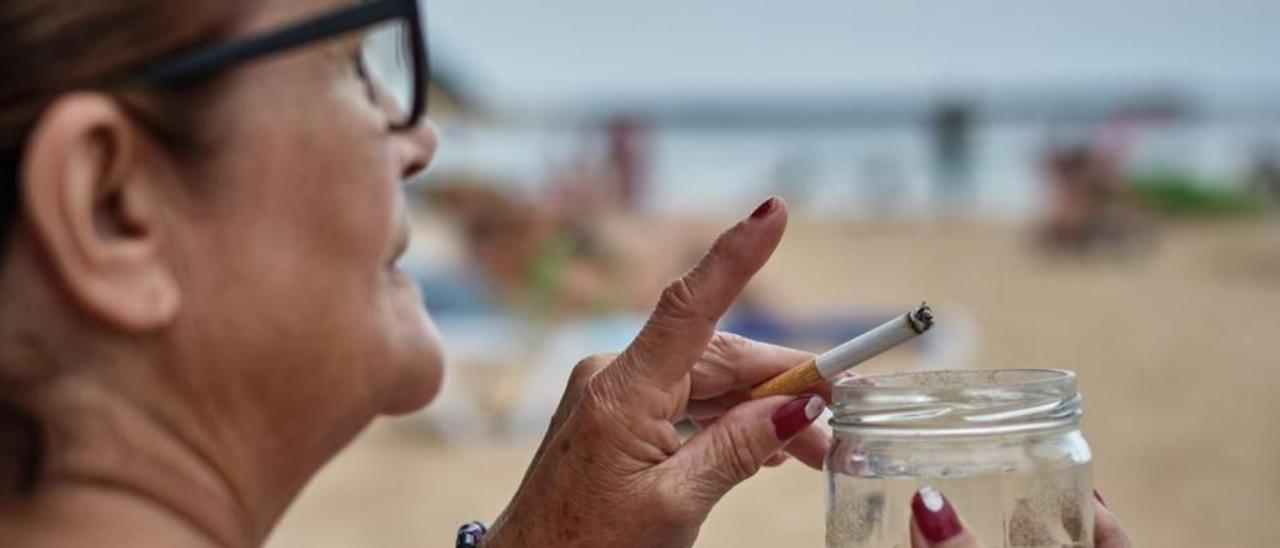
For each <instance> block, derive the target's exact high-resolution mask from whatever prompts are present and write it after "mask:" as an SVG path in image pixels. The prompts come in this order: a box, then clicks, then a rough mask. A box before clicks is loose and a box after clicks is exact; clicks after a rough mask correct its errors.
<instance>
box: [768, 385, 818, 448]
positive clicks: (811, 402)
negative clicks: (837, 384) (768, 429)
mask: <svg viewBox="0 0 1280 548" xmlns="http://www.w3.org/2000/svg"><path fill="white" fill-rule="evenodd" d="M826 407H827V405H826V404H825V403H823V401H822V397H821V396H815V395H812V394H806V395H803V396H800V397H798V398H796V399H794V400H791V401H789V402H787V404H786V405H784V406H782V407H779V408H778V410H777V411H774V412H773V431H774V432H776V433H777V434H778V439H780V440H789V439H791V437H792V436H794V435H796V434H797V433H799V432H800V431H801V430H804V427H806V426H809V424H810V423H812V422H813V420H814V419H816V418H818V415H821V414H822V410H823V409H826Z"/></svg>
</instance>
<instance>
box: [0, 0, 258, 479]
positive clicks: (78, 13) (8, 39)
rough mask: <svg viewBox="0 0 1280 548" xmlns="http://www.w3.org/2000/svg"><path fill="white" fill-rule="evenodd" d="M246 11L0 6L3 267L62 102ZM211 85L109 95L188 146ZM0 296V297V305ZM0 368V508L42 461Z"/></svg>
mask: <svg viewBox="0 0 1280 548" xmlns="http://www.w3.org/2000/svg"><path fill="white" fill-rule="evenodd" d="M243 5H244V2H243V1H241V2H230V1H221V0H220V1H198V2H173V1H171V0H110V1H105V2H104V1H91V2H86V1H84V0H0V105H2V106H0V261H3V260H4V255H3V254H4V252H5V248H6V247H7V246H6V245H5V243H6V242H7V240H8V237H9V233H10V231H11V229H12V227H13V225H14V224H15V223H16V222H17V219H18V218H19V217H20V215H19V213H20V208H21V205H20V204H21V199H20V198H21V197H20V187H21V185H20V181H21V177H22V175H21V173H20V164H21V158H22V154H23V148H24V146H25V139H26V136H27V134H28V133H29V132H30V131H31V129H32V127H33V126H34V125H35V124H36V122H37V120H38V119H39V117H40V114H41V113H42V112H43V111H44V109H46V108H48V106H49V105H50V103H52V102H53V101H54V100H55V99H57V97H58V96H59V95H61V94H64V93H67V92H69V91H73V90H84V89H108V88H107V87H106V86H109V85H110V83H111V82H114V81H119V80H120V79H122V78H124V77H126V76H127V75H128V74H130V72H131V71H134V70H138V69H140V68H141V67H144V66H146V65H148V64H150V63H154V62H157V61H158V60H160V59H162V58H164V57H166V56H168V55H172V54H174V53H177V52H179V51H181V50H183V49H186V48H190V47H192V46H195V45H199V44H203V43H208V42H213V41H216V40H218V39H220V38H222V37H223V36H225V35H226V34H228V33H229V32H230V31H231V29H232V27H233V26H234V25H235V23H236V22H237V20H238V18H239V16H240V13H241V8H242V7H243ZM207 84H208V82H193V83H190V84H185V85H184V87H183V88H182V89H167V90H140V89H132V90H130V89H114V90H112V89H108V91H110V92H112V93H113V95H114V96H116V97H117V99H118V100H119V101H120V103H121V104H122V105H124V107H125V108H126V109H127V110H129V111H130V112H131V113H132V115H133V116H134V117H135V118H136V119H137V120H138V122H139V123H140V124H141V125H142V126H144V127H146V128H148V129H149V130H151V132H152V133H153V134H155V136H156V137H157V139H159V140H160V141H161V142H163V143H165V144H167V145H169V146H172V147H174V148H182V147H185V146H189V144H190V143H189V139H190V136H191V135H193V134H194V133H195V132H194V131H193V130H194V126H195V124H194V119H195V118H194V116H193V112H194V111H195V110H196V109H195V105H193V104H192V103H193V102H194V100H195V99H197V98H196V94H199V93H200V92H201V91H202V90H207V89H208V86H207ZM3 301H4V296H3V295H0V304H2V303H3ZM5 365H10V364H0V499H4V498H11V497H13V496H15V495H25V494H29V493H31V492H32V491H33V490H34V489H35V486H36V483H37V480H38V478H39V476H40V464H41V462H42V461H43V459H44V437H45V436H44V434H43V429H42V427H41V423H40V421H39V417H36V416H34V415H33V414H32V413H30V412H29V411H27V410H25V409H23V408H22V406H21V405H19V404H18V403H16V402H15V401H13V400H15V399H16V397H17V396H18V395H19V394H18V393H19V392H20V386H21V384H22V382H21V379H19V378H15V377H14V375H12V374H11V369H10V368H7V367H5Z"/></svg>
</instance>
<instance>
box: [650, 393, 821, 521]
mask: <svg viewBox="0 0 1280 548" xmlns="http://www.w3.org/2000/svg"><path fill="white" fill-rule="evenodd" d="M825 409H826V404H825V403H824V402H823V400H822V397H821V396H816V395H812V394H807V395H803V396H800V397H796V398H792V399H788V397H787V396H774V397H770V398H762V399H759V400H755V401H748V402H745V403H742V404H740V405H738V406H737V407H734V408H733V409H731V410H729V412H727V413H725V414H724V415H722V416H720V418H719V419H717V420H716V421H715V422H714V423H711V424H710V425H708V426H707V427H705V428H703V429H702V430H701V431H699V432H698V433H697V434H694V435H693V437H691V438H689V441H687V442H685V444H684V446H682V447H681V448H680V450H679V451H677V452H676V454H675V455H673V456H672V457H671V458H670V459H667V461H666V462H664V463H663V464H664V466H671V467H674V470H673V472H676V474H675V477H678V478H682V479H683V480H684V481H683V487H682V490H686V491H687V490H692V491H693V492H691V493H688V496H689V498H690V499H692V500H694V501H697V502H699V503H702V504H704V505H705V510H710V509H711V505H713V504H715V503H716V501H718V500H720V497H723V496H724V494H725V493H727V492H729V490H730V489H732V488H733V486H735V485H737V484H739V483H741V482H742V481H743V480H746V479H747V478H749V477H751V476H753V475H755V473H756V471H758V470H759V469H760V467H761V466H763V465H764V463H765V462H767V461H768V460H769V458H770V457H772V456H773V454H774V453H776V452H777V451H778V450H779V449H782V448H783V447H785V446H786V444H787V442H788V441H790V440H791V438H793V437H795V436H796V434H799V433H800V431H802V430H804V429H805V427H807V426H809V425H810V424H811V423H813V421H814V419H817V418H818V415H821V414H822V411H823V410H825Z"/></svg>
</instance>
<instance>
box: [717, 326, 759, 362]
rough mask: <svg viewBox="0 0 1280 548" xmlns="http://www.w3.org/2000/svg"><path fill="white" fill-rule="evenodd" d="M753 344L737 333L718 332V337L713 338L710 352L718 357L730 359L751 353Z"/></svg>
mask: <svg viewBox="0 0 1280 548" xmlns="http://www.w3.org/2000/svg"><path fill="white" fill-rule="evenodd" d="M752 342H753V341H752V340H751V339H748V338H746V337H743V336H742V335H739V334H737V333H730V332H728V331H717V332H716V336H715V337H712V338H711V345H710V346H711V348H710V350H711V352H713V353H715V354H716V355H718V356H721V357H723V358H729V357H732V356H735V355H738V354H742V353H744V352H747V351H749V350H750V349H751V344H752Z"/></svg>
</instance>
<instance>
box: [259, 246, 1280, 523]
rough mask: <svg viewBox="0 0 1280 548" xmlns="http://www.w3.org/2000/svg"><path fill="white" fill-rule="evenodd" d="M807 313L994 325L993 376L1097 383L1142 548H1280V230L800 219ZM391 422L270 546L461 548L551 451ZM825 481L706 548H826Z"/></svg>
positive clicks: (764, 287) (793, 268)
mask: <svg viewBox="0 0 1280 548" xmlns="http://www.w3.org/2000/svg"><path fill="white" fill-rule="evenodd" d="M759 285H760V288H761V291H763V292H764V293H765V294H766V295H768V297H769V299H770V301H771V302H774V303H777V305H778V306H780V307H782V308H783V309H784V310H785V311H786V312H787V313H791V314H796V315H804V314H819V313H827V312H838V311H840V310H843V309H865V308H867V307H873V308H881V309H885V308H889V309H892V308H896V307H900V306H902V305H903V304H904V303H907V304H909V303H914V302H916V301H918V300H919V299H920V298H921V297H922V296H927V297H928V298H929V299H930V302H931V304H933V305H934V306H935V308H936V309H937V310H938V311H939V316H940V318H944V319H943V320H941V321H945V318H946V315H947V314H949V313H950V314H959V315H962V316H963V317H964V318H965V319H966V322H967V323H968V324H969V325H971V326H972V327H973V329H974V336H975V338H974V340H975V342H976V346H975V347H974V350H973V354H974V358H973V362H974V363H973V364H971V365H972V366H975V367H1061V368H1067V369H1073V370H1075V371H1077V372H1078V373H1079V375H1080V390H1081V391H1082V393H1083V394H1084V396H1085V403H1084V405H1085V409H1086V418H1085V422H1084V429H1085V435H1086V437H1087V438H1088V440H1089V442H1090V444H1091V445H1092V448H1093V450H1094V458H1095V463H1094V476H1095V480H1096V485H1097V486H1098V488H1099V490H1100V491H1101V492H1102V493H1103V495H1104V496H1105V498H1106V500H1107V502H1108V503H1109V505H1110V507H1111V508H1113V509H1114V510H1115V511H1117V512H1118V513H1119V515H1120V516H1121V518H1122V520H1123V521H1124V523H1125V524H1126V526H1127V528H1128V530H1129V531H1130V533H1131V534H1132V536H1133V537H1134V539H1135V541H1136V545H1137V546H1147V547H1158V548H1182V547H1186V548H1193V547H1194V548H1202V547H1215V548H1232V547H1241V548H1244V547H1258V546H1269V545H1274V544H1275V541H1274V539H1273V537H1274V527H1275V524H1274V522H1272V521H1271V520H1272V519H1274V516H1275V515H1277V514H1278V513H1280V466H1277V463H1280V436H1277V435H1276V433H1275V432H1276V430H1277V419H1278V418H1280V397H1277V395H1276V394H1277V391H1278V390H1280V367H1277V366H1280V319H1277V318H1276V317H1275V315H1274V312H1273V311H1274V310H1277V309H1280V224H1275V223H1270V224H1268V223H1265V222H1261V221H1257V222H1248V223H1225V224H1190V225H1177V226H1167V227H1164V228H1163V229H1162V230H1161V233H1160V236H1159V238H1158V242H1157V244H1156V245H1155V247H1154V248H1153V249H1152V250H1151V251H1150V252H1149V253H1146V254H1142V255H1137V256H1131V257H1126V258H1119V259H1115V258H1113V259H1104V258H1098V257H1094V258H1089V259H1081V258H1062V257H1058V258H1048V257H1045V256H1043V255H1041V254H1038V253H1037V252H1036V251H1035V250H1034V248H1033V246H1032V245H1031V242H1030V239H1029V237H1028V234H1027V231H1026V230H1025V228H1022V227H1015V226H1002V225H968V224H932V225H902V226H899V227H894V228H886V227H873V226H866V225H857V224H845V223H836V222H817V221H811V222H795V223H793V225H792V227H791V229H790V230H789V232H788V235H787V237H786V239H785V240H784V242H783V244H782V247H781V249H780V250H779V251H778V253H777V255H776V256H775V258H774V260H773V261H772V263H771V264H770V266H769V267H767V268H766V270H765V271H764V272H763V273H762V274H761V276H760V279H759ZM425 422H426V421H424V420H423V419H421V418H420V417H419V418H413V417H410V418H406V419H399V420H395V421H390V420H386V421H382V422H379V423H378V424H376V425H375V426H374V427H373V428H371V429H370V430H369V431H368V432H367V433H366V434H365V435H364V436H363V437H362V438H360V439H359V440H358V441H357V442H356V443H355V444H354V445H353V446H352V447H350V448H349V449H348V450H347V451H346V452H344V453H343V454H342V455H341V456H340V457H339V458H338V459H336V460H335V461H334V462H333V463H332V464H331V465H330V466H329V467H328V468H327V469H325V470H324V471H323V472H322V473H321V474H320V476H319V477H318V478H317V479H316V481H315V482H314V483H313V484H312V485H311V486H310V487H309V488H308V489H307V491H306V492H305V493H304V494H303V495H302V497H301V499H300V501H299V503H298V504H297V505H296V506H295V507H294V508H293V509H292V510H291V511H290V513H289V514H288V515H287V516H286V517H285V519H284V521H283V523H282V524H281V525H280V527H279V528H278V530H277V532H276V533H275V535H274V537H273V540H272V541H271V543H270V546H272V547H276V548H284V547H308V548H326V547H339V546H342V547H351V546H369V547H386V548H395V547H411V546H415V547H416V546H451V545H452V535H453V531H454V530H455V528H456V527H457V525H458V524H460V523H462V522H465V521H469V520H473V519H480V520H486V521H491V520H492V519H493V518H494V517H495V516H496V515H497V514H498V513H499V512H500V511H501V509H502V507H503V505H504V504H505V502H506V500H507V498H508V497H509V496H510V494H511V493H512V492H513V490H514V489H515V488H516V485H517V484H518V482H519V480H520V477H521V475H522V474H523V472H524V467H525V465H526V462H527V460H528V458H529V456H530V455H531V453H532V451H533V448H534V446H535V445H536V443H537V440H536V439H518V440H503V439H493V440H487V441H479V442H468V443H444V442H442V441H440V440H439V439H438V438H437V437H435V436H432V435H431V429H430V428H429V425H428V424H425ZM823 512H824V507H823V477H822V475H821V474H820V473H815V472H813V471H811V470H809V469H806V468H804V467H803V466H801V465H799V464H796V463H787V464H786V465H784V466H782V467H780V468H778V469H770V470H765V471H763V472H762V473H761V474H760V475H759V476H758V477H757V478H755V479H753V480H752V481H750V482H748V483H747V484H746V485H744V486H742V487H741V488H739V489H738V490H736V491H735V492H733V493H731V494H730V496H729V497H728V498H727V499H726V500H725V501H724V502H723V503H722V504H721V505H720V506H719V507H718V508H717V510H716V511H715V512H713V513H712V515H711V517H710V519H709V520H708V521H707V523H706V525H705V526H704V528H703V531H702V535H701V537H700V540H699V542H698V544H697V545H698V546H700V547H710V548H715V547H726V548H727V547H737V546H753V547H755V546H759V547H766V546H788V547H791V546H821V545H822V544H823Z"/></svg>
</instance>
